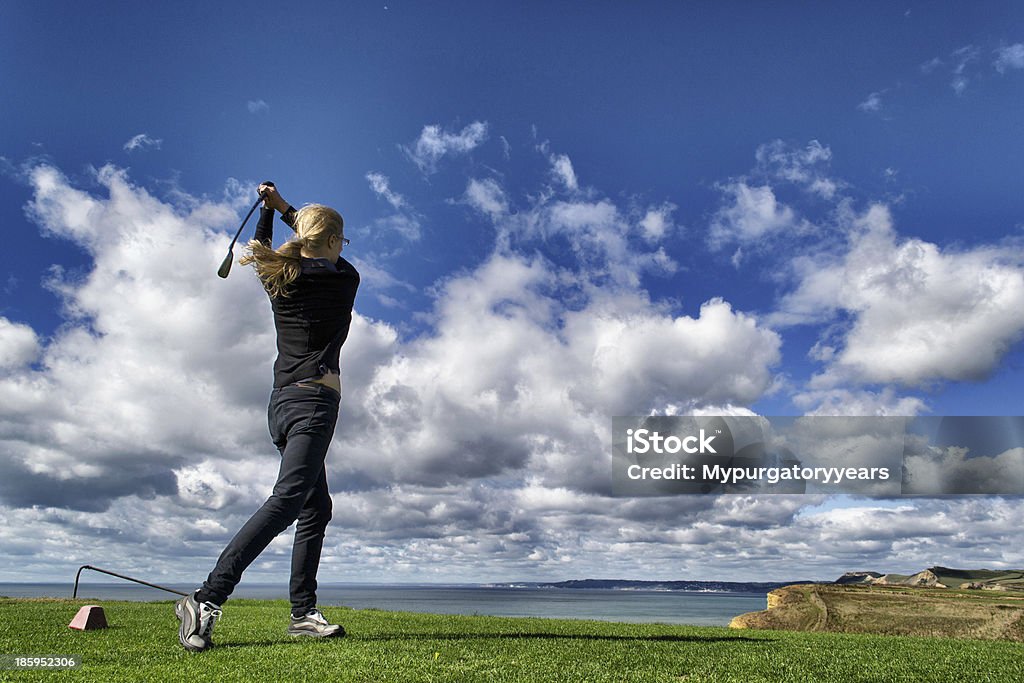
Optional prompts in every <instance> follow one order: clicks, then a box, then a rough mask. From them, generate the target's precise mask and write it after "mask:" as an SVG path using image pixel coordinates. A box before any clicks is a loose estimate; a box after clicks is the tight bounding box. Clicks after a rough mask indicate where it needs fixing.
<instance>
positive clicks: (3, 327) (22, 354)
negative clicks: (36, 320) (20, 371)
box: [0, 316, 40, 370]
mask: <svg viewBox="0 0 1024 683" xmlns="http://www.w3.org/2000/svg"><path fill="white" fill-rule="evenodd" d="M39 350H40V347H39V339H38V338H37V337H36V333H35V331H34V330H33V329H32V328H31V327H29V326H28V325H23V324H21V323H14V322H11V321H10V320H8V319H7V318H4V317H2V316H0V369H4V370H9V369H16V368H20V367H23V366H25V365H28V364H29V363H32V362H34V361H35V360H36V358H38V357H39Z"/></svg>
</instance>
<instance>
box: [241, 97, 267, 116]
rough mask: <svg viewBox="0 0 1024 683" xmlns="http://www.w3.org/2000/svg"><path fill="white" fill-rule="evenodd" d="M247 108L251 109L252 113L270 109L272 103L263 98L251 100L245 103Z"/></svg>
mask: <svg viewBox="0 0 1024 683" xmlns="http://www.w3.org/2000/svg"><path fill="white" fill-rule="evenodd" d="M245 108H246V109H248V110H249V113H250V114H259V113H260V112H265V111H270V105H269V104H267V103H266V102H264V101H263V100H249V101H248V102H246V103H245Z"/></svg>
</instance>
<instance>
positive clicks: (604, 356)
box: [0, 166, 780, 578]
mask: <svg viewBox="0 0 1024 683" xmlns="http://www.w3.org/2000/svg"><path fill="white" fill-rule="evenodd" d="M28 180H29V183H30V185H31V187H32V191H33V198H32V201H31V204H30V207H29V209H30V211H29V213H30V216H31V217H32V219H33V220H34V221H36V222H37V223H38V224H39V225H40V227H41V228H42V229H43V230H44V231H46V232H47V233H48V234H50V235H54V236H60V237H62V238H65V239H70V240H73V241H74V242H76V243H77V244H79V245H81V246H83V247H84V248H85V249H86V251H87V253H88V255H89V257H90V259H91V265H90V267H89V268H88V269H87V271H86V272H84V273H83V274H82V276H81V277H76V278H73V279H69V278H67V277H64V276H63V275H62V274H60V273H59V272H58V273H57V274H55V276H54V282H53V285H52V286H53V288H54V291H56V292H58V293H59V295H60V296H61V297H62V299H63V300H64V302H65V306H66V311H65V312H66V315H67V317H68V322H67V325H65V326H64V327H62V328H61V329H60V331H59V332H58V333H57V334H56V335H55V337H54V338H53V339H51V340H48V341H47V342H45V343H44V342H41V341H39V340H37V339H36V338H35V336H34V333H32V331H31V330H29V329H24V328H18V327H16V326H15V327H13V328H8V327H4V328H3V329H4V330H5V332H4V333H3V334H0V348H3V349H5V350H6V349H13V350H15V351H16V354H15V355H17V357H18V358H19V359H20V360H19V361H18V363H20V364H18V363H16V364H15V365H14V366H13V367H12V368H11V372H10V373H8V374H5V375H3V376H0V405H2V408H0V441H2V442H3V443H4V444H5V454H6V456H7V457H6V458H5V459H4V460H3V461H2V466H0V469H2V470H3V471H2V472H0V482H3V484H2V485H0V499H2V501H3V503H4V505H5V506H6V507H5V508H4V509H5V518H6V519H8V520H9V524H12V525H15V526H16V527H18V528H20V529H22V530H23V531H24V530H26V529H32V530H34V533H38V534H41V535H45V536H46V537H47V539H48V541H47V543H46V544H45V548H43V549H39V550H38V552H36V554H35V555H34V559H33V562H35V563H37V564H38V565H39V566H44V565H46V564H47V563H50V565H51V566H57V565H60V563H62V562H63V563H66V562H68V558H70V557H73V558H75V559H78V558H80V557H81V556H82V555H84V554H91V556H90V557H88V558H86V559H85V560H83V561H89V560H90V559H94V556H95V554H96V553H97V552H99V551H100V550H99V549H100V548H103V549H104V552H110V553H116V554H118V555H120V556H123V555H124V549H123V548H122V547H121V546H120V545H119V544H120V543H129V544H131V547H132V548H133V553H132V555H133V556H138V555H139V554H140V553H139V548H144V549H145V553H142V554H144V555H145V556H146V557H147V562H151V563H159V562H161V560H162V559H167V558H170V557H178V556H180V555H181V554H182V553H183V552H184V553H186V554H188V555H191V556H193V557H195V558H199V560H193V563H192V564H193V565H194V564H196V562H198V563H199V564H204V563H207V562H212V561H213V559H214V558H215V556H216V554H217V552H219V550H220V547H221V546H222V545H223V543H224V542H226V540H227V538H228V537H229V536H230V534H231V533H233V532H234V530H235V529H237V527H238V525H240V524H241V523H242V522H243V521H244V519H245V517H246V516H247V515H248V514H249V513H250V512H251V510H252V509H253V506H254V505H257V504H258V503H259V501H260V500H261V499H262V498H263V497H265V495H266V493H267V491H268V489H269V486H270V484H271V483H272V479H273V474H274V472H275V471H276V466H275V464H274V463H275V461H276V458H277V455H276V453H275V452H274V451H273V447H272V446H271V445H270V444H269V441H268V439H267V437H266V434H265V430H266V426H265V414H266V413H265V410H266V408H265V402H266V391H267V385H268V382H269V378H270V376H269V368H270V366H271V364H272V360H273V354H274V343H273V328H272V321H271V318H270V316H269V315H268V314H267V310H266V301H265V294H264V293H263V291H262V290H261V288H260V287H259V285H258V282H257V281H256V280H255V278H254V277H252V274H251V273H249V272H247V271H245V270H242V269H236V272H235V273H234V274H233V275H232V276H231V277H230V278H229V279H227V280H220V279H219V278H216V277H215V271H216V266H217V264H218V263H219V261H220V259H221V256H222V254H223V250H224V246H225V244H226V242H227V239H228V237H227V235H228V232H229V231H230V228H232V227H233V225H234V223H235V222H236V221H237V220H238V216H237V213H236V203H235V202H234V201H232V203H230V204H228V203H225V204H214V203H210V202H208V201H202V200H197V199H193V200H192V201H190V202H185V201H182V202H181V203H180V204H177V205H175V206H171V205H169V204H166V203H164V202H161V201H160V200H158V199H156V198H155V197H153V196H152V195H150V194H149V193H148V192H146V191H145V190H144V189H142V188H140V187H137V186H134V185H132V184H131V182H130V181H129V179H128V177H127V175H126V173H125V172H123V171H121V170H118V169H116V168H113V167H110V166H108V167H104V168H103V169H101V170H100V171H99V172H98V173H97V175H96V181H97V182H98V184H99V186H101V187H102V188H103V194H102V195H97V194H91V193H89V192H86V191H83V190H79V189H77V188H75V187H74V186H72V185H71V183H70V182H69V181H68V180H67V178H65V177H64V176H63V175H62V174H61V173H60V172H59V171H58V170H57V169H55V168H53V167H50V166H38V167H36V168H35V169H33V170H32V172H31V174H30V176H29V178H28ZM477 189H478V190H480V193H478V194H476V195H474V196H476V197H477V206H476V208H478V209H480V210H485V211H486V210H487V208H488V207H490V209H491V210H493V211H494V212H495V215H496V216H498V217H499V218H500V216H501V204H500V202H499V203H498V204H489V203H488V202H487V201H485V199H487V198H490V199H491V200H494V201H497V200H496V199H495V198H496V197H502V196H503V192H501V188H500V186H497V185H496V184H488V183H486V182H484V181H480V185H479V186H478V188H477ZM183 207H187V210H185V211H183V210H182V209H183ZM527 213H530V214H533V216H534V218H537V219H538V220H545V221H547V223H548V226H547V227H546V228H545V230H549V231H551V232H552V234H555V235H561V236H567V235H577V236H578V235H580V234H589V235H590V236H589V237H587V239H594V240H597V241H598V242H600V239H601V237H600V235H599V234H598V233H600V232H602V231H609V232H614V231H615V230H618V229H620V228H621V229H624V230H626V231H628V230H634V231H637V232H639V230H640V228H639V227H638V226H635V225H634V226H631V225H630V222H629V221H628V220H626V219H625V218H623V217H622V215H621V214H620V212H619V211H618V210H617V208H616V207H615V206H614V205H613V204H611V202H609V201H607V200H598V201H593V202H578V203H573V202H565V201H558V202H552V204H551V206H548V205H547V204H542V205H539V206H536V207H532V208H531V209H530V211H528V212H527ZM501 220H513V217H512V216H511V214H509V215H508V216H506V217H505V218H502V219H501ZM581 239H582V238H581ZM154 253H159V254H160V258H159V259H154V258H153V254H154ZM583 256H585V255H583V254H581V258H582V257H583ZM608 256H609V258H611V257H614V258H621V259H622V260H623V262H624V263H625V262H629V261H630V260H631V259H636V258H639V256H640V255H638V254H636V253H635V252H633V251H632V250H631V249H630V248H629V247H628V244H627V246H626V247H623V249H622V251H621V252H618V251H616V249H610V250H609V251H608ZM651 256H652V258H653V255H651ZM567 294H570V296H569V297H568V298H566V295H567ZM432 296H433V297H434V307H433V311H432V313H431V314H430V315H431V318H432V320H433V324H432V325H431V327H430V329H429V330H427V331H426V332H425V333H423V334H422V335H420V336H418V337H416V338H414V339H411V340H404V341H403V340H400V339H399V338H398V335H397V333H396V331H395V330H394V329H393V328H392V327H390V326H389V325H386V324H383V323H379V322H373V321H369V320H367V319H365V318H363V317H362V316H360V315H358V313H357V314H356V315H355V318H354V321H353V328H352V332H351V335H350V337H349V341H348V342H347V344H346V346H345V349H344V352H343V355H342V358H343V360H342V366H343V375H344V392H345V398H344V401H343V408H342V421H341V425H342V426H341V427H340V428H339V431H338V434H337V435H336V439H335V443H334V445H333V446H332V452H331V455H330V456H329V458H330V460H329V462H330V465H331V468H332V469H331V472H332V475H331V476H332V479H331V480H332V482H338V483H339V484H340V488H338V489H337V491H338V492H337V493H336V494H335V511H336V512H335V515H336V518H337V519H339V520H342V521H343V522H344V524H342V526H341V528H342V529H344V528H346V527H345V525H346V524H351V525H352V526H350V527H348V530H347V531H342V532H340V533H339V534H338V535H337V536H335V537H334V540H333V541H332V542H333V543H335V544H336V545H334V546H333V547H330V548H329V549H328V552H327V553H325V555H327V556H329V559H327V560H326V561H325V567H324V569H323V570H322V574H323V575H329V572H330V571H331V570H332V567H333V566H332V564H331V563H332V562H333V561H334V559H330V558H339V559H338V562H339V565H338V566H337V567H333V568H334V570H335V571H345V570H344V566H343V565H342V564H340V563H341V559H340V558H343V557H352V556H353V554H355V555H358V556H362V554H363V552H364V550H363V548H364V547H365V546H366V545H367V544H368V543H369V545H370V546H371V547H375V548H376V549H377V550H376V551H375V552H376V556H377V557H380V558H382V560H381V561H389V562H393V563H395V564H393V565H390V566H392V568H394V569H395V570H396V571H398V572H399V573H401V571H402V567H403V566H404V565H403V564H402V562H403V560H402V559H401V558H402V557H405V558H409V557H412V558H417V561H419V560H422V559H424V558H428V557H433V556H434V555H435V554H437V553H440V554H442V555H443V556H445V557H448V558H452V559H453V561H455V562H456V563H457V564H458V565H459V566H460V567H464V568H465V571H481V569H480V567H483V566H485V564H486V563H490V562H493V559H494V557H496V556H500V557H506V558H508V562H509V564H508V565H507V571H514V570H515V568H516V567H522V568H523V571H527V570H529V571H531V572H533V573H536V572H538V571H544V569H543V567H541V568H538V565H536V564H535V563H534V562H533V561H531V560H528V559H526V558H527V557H528V556H530V555H532V554H536V553H540V554H541V555H543V556H550V557H552V558H555V559H556V560H560V559H562V558H565V557H567V556H569V555H572V556H574V557H579V556H580V555H581V554H582V555H588V554H593V553H598V552H600V549H601V548H603V547H606V546H607V545H609V544H610V543H611V542H612V541H613V540H614V539H611V540H609V539H607V538H604V537H605V536H607V534H609V533H610V534H611V535H612V537H614V536H615V532H614V531H610V532H609V531H608V530H607V529H606V528H605V525H603V524H594V522H593V521H590V522H587V523H586V525H587V527H588V528H589V527H592V528H593V531H590V532H588V534H589V535H591V536H592V537H593V540H591V541H588V542H587V544H586V546H585V547H580V546H579V544H578V541H579V530H580V529H581V528H584V527H582V526H581V524H582V523H583V520H581V519H579V518H578V516H579V515H583V514H600V513H601V508H602V505H599V504H598V503H597V501H599V500H603V501H605V503H604V504H603V507H604V508H605V509H607V510H609V511H610V510H613V509H620V508H621V512H619V513H613V514H622V515H632V514H639V513H638V512H633V511H636V510H638V509H640V508H639V507H638V506H640V505H641V504H640V503H637V502H634V501H621V502H617V501H611V500H610V499H607V498H606V497H605V496H606V495H607V488H608V486H609V479H608V471H607V470H608V467H609V462H608V458H606V457H601V456H600V454H601V453H605V452H610V451H609V448H610V446H609V445H608V439H609V438H610V437H609V434H608V420H607V417H608V415H611V414H613V413H614V412H616V411H623V412H634V411H640V412H643V411H650V410H659V409H660V410H669V409H685V408H686V407H687V406H689V407H692V408H693V409H704V410H713V409H714V406H715V405H717V404H719V403H722V404H744V403H749V402H750V401H753V400H756V398H757V397H758V396H760V395H761V394H762V393H763V391H764V390H765V388H766V387H768V386H770V385H771V383H772V379H773V376H772V372H773V371H772V366H773V365H774V364H776V363H777V362H778V360H779V344H780V339H779V338H778V336H777V335H776V334H775V333H774V332H772V331H770V330H768V329H765V328H764V327H763V326H761V325H760V324H759V323H758V321H757V320H756V318H754V317H752V316H749V315H746V314H744V313H741V312H738V311H735V310H733V308H732V307H731V306H730V305H729V304H728V303H726V302H724V301H721V300H711V301H708V302H706V303H705V304H704V306H702V308H701V310H700V313H699V315H698V316H696V317H690V316H686V315H679V314H675V313H673V312H672V311H671V310H669V309H668V308H666V307H665V306H663V305H660V304H656V303H654V302H652V301H651V300H650V299H649V297H648V296H647V294H646V293H645V292H644V291H643V290H642V289H639V288H637V287H636V286H635V284H634V283H632V282H629V281H622V282H618V281H613V282H612V283H610V284H608V283H606V284H605V285H602V286H595V284H594V283H592V282H591V281H590V275H589V273H588V271H587V269H586V268H585V267H584V266H583V265H582V263H581V264H580V265H578V266H576V267H570V268H568V269H566V268H564V267H561V268H556V267H555V266H554V264H552V263H550V262H548V261H546V260H545V259H543V258H541V257H539V256H532V257H526V256H523V255H521V254H518V253H516V252H514V251H504V250H500V249H499V250H498V251H496V252H494V253H493V254H492V255H491V256H490V257H489V258H487V259H485V260H484V261H483V262H482V263H480V264H479V265H478V266H477V267H475V268H472V269H470V270H469V271H466V272H463V273H461V274H459V275H456V276H452V277H450V278H448V279H446V280H444V281H443V282H441V283H440V284H439V285H438V287H437V288H436V290H435V291H434V293H433V294H432ZM357 305H358V304H357ZM7 332H12V333H11V334H7ZM481 339H484V340H486V343H480V340H481ZM33 344H35V346H33ZM33 354H37V355H38V358H39V361H40V363H39V366H38V368H32V367H29V366H27V365H26V364H25V362H26V361H28V360H29V359H30V358H31V357H32V356H33ZM261 368H262V369H261ZM342 455H343V457H342ZM520 490H524V491H527V493H524V494H523V495H522V496H519V494H518V493H517V492H518V491H520ZM545 490H550V491H551V493H550V494H547V493H544V491H545ZM517 496H519V499H520V501H530V500H537V501H541V500H547V501H549V502H548V503H545V504H547V505H549V506H550V505H551V504H553V501H556V500H557V499H558V497H561V498H562V499H564V501H565V503H564V505H563V507H564V506H568V507H569V508H570V509H568V510H566V511H564V514H566V515H570V516H569V517H564V518H563V517H560V516H559V515H561V514H562V513H558V514H556V513H555V512H552V515H553V516H552V517H551V518H549V519H545V520H543V521H540V520H538V519H537V514H540V513H539V512H529V511H525V510H524V511H521V512H518V513H512V512H510V511H509V508H510V505H511V503H512V501H513V500H514V499H515V498H516V497H517ZM575 499H579V500H583V501H589V502H585V503H583V504H576V503H572V501H573V500H575ZM538 504H540V503H539V502H538ZM559 505H561V504H559ZM713 505H714V503H713V501H711V500H702V501H682V500H680V501H675V502H671V503H669V504H668V507H669V508H673V509H675V510H679V509H683V508H687V509H694V510H700V509H708V508H710V507H713ZM33 506H38V507H36V508H34V509H36V510H39V509H47V510H51V511H52V512H51V514H50V516H49V517H48V518H43V517H40V516H39V515H37V514H36V513H34V512H33ZM67 509H72V510H74V509H77V510H89V511H91V512H90V514H89V515H87V516H80V517H81V519H82V520H88V521H79V520H78V518H76V517H74V516H73V515H67V514H64V512H63V511H64V510H67ZM584 510H587V511H589V512H584ZM369 511H372V514H371V513H370V512H369ZM126 515H130V516H131V520H130V522H128V521H126V520H125V519H124V517H125V516H126ZM103 528H120V529H122V530H123V536H121V537H119V538H118V539H116V540H112V539H109V538H105V537H104V536H103V535H102V529H103ZM612 528H613V529H614V527H612ZM442 535H443V537H444V538H447V539H450V540H447V541H445V542H444V543H443V544H440V545H438V544H437V543H436V542H433V541H431V542H430V543H427V542H425V541H424V539H428V538H433V537H440V536H442ZM75 537H78V538H79V539H83V540H79V541H76V540H73V538H75ZM84 539H88V540H89V541H92V542H94V543H93V544H92V545H90V544H89V543H87V542H86V540H84ZM12 543H13V538H12V537H10V536H9V535H8V534H7V533H6V532H2V533H0V545H3V547H5V548H11V547H13V546H12V545H11V544H12ZM279 545H280V544H279ZM61 547H64V550H65V552H64V554H63V555H61V559H60V562H57V564H56V565H54V564H53V561H54V558H55V556H56V555H57V554H58V552H59V550H60V548H61ZM286 550H287V549H286V548H285V550H283V551H280V552H285V553H286ZM278 552H279V550H278V549H275V548H272V549H271V551H269V555H268V557H266V558H265V560H266V565H265V566H266V567H278V568H279V569H280V567H285V568H286V566H287V557H286V555H284V556H283V557H282V556H279V555H277V554H275V553H278ZM553 561H554V560H553ZM623 561H624V562H627V563H628V562H629V560H628V559H627V558H623ZM80 563H81V562H80ZM128 564H131V563H130V562H129V563H128ZM178 565H180V562H179V563H178ZM33 566H35V565H33ZM445 567H447V569H446V571H452V568H451V567H450V566H449V565H445ZM473 567H476V569H473ZM126 569H128V567H126ZM18 571H27V569H26V565H25V564H21V565H19V569H18ZM50 571H53V570H52V569H51V570H50ZM175 571H178V572H181V571H182V570H181V569H177V570H175ZM256 571H257V572H258V571H259V570H258V569H257V570H256ZM285 571H286V569H285ZM410 571H411V570H410ZM503 571H504V570H503ZM144 573H147V574H150V572H144ZM180 575H181V574H180V573H179V576H180ZM193 578H201V577H193Z"/></svg>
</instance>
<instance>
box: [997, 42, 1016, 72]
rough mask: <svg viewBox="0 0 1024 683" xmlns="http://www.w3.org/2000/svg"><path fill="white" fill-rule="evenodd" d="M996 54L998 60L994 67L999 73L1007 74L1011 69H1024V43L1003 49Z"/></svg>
mask: <svg viewBox="0 0 1024 683" xmlns="http://www.w3.org/2000/svg"><path fill="white" fill-rule="evenodd" d="M995 53H996V60H995V61H994V62H993V63H992V66H994V67H995V69H996V71H998V72H999V73H1006V72H1007V71H1008V70H1010V69H1024V43H1015V44H1013V45H1008V46H1006V47H1001V48H999V49H998V50H996V51H995Z"/></svg>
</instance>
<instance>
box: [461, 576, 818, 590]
mask: <svg viewBox="0 0 1024 683" xmlns="http://www.w3.org/2000/svg"><path fill="white" fill-rule="evenodd" d="M795 583H801V584H809V583H829V582H817V581H808V580H794V581H637V580H633V579H570V580H568V581H553V582H552V581H547V582H543V581H541V582H530V581H519V582H510V583H488V584H481V585H483V586H486V587H489V588H561V589H565V588H569V589H591V590H619V591H631V590H632V591H681V592H689V593H768V592H769V591H773V590H775V589H777V588H782V587H783V586H789V585H792V584H795Z"/></svg>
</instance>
